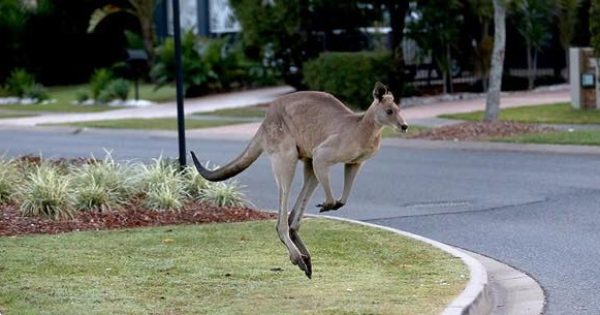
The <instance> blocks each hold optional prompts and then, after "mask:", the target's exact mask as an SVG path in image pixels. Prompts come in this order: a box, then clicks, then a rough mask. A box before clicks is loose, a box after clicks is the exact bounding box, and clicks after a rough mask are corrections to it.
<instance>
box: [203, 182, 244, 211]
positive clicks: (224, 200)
mask: <svg viewBox="0 0 600 315" xmlns="http://www.w3.org/2000/svg"><path fill="white" fill-rule="evenodd" d="M242 188H243V186H241V185H239V184H238V183H237V182H235V181H228V182H217V183H210V184H209V186H208V188H207V189H205V190H204V193H203V195H202V197H201V198H200V200H202V201H206V202H209V203H211V204H213V205H215V206H218V207H243V206H245V205H246V204H247V203H248V201H247V199H246V195H245V194H244V193H243V192H242Z"/></svg>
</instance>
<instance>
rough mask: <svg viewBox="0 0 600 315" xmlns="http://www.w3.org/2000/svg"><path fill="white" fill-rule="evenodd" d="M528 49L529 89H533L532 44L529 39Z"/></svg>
mask: <svg viewBox="0 0 600 315" xmlns="http://www.w3.org/2000/svg"><path fill="white" fill-rule="evenodd" d="M526 46H527V47H526V50H527V89H528V90H531V89H533V73H532V70H531V68H532V66H531V64H532V61H531V44H530V43H529V41H527V44H526Z"/></svg>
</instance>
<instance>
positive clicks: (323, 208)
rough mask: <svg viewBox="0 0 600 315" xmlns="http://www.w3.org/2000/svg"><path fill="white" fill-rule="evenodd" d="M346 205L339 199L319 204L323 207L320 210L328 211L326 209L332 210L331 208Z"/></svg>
mask: <svg viewBox="0 0 600 315" xmlns="http://www.w3.org/2000/svg"><path fill="white" fill-rule="evenodd" d="M343 206H344V203H343V202H340V201H339V200H338V201H336V202H335V203H325V202H324V203H322V204H318V205H317V207H319V208H321V210H320V211H319V212H326V211H330V210H337V209H339V208H341V207H343Z"/></svg>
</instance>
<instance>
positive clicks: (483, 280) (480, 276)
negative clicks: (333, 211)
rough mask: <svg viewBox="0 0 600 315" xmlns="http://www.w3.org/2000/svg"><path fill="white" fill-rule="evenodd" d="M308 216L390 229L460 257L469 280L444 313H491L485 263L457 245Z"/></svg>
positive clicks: (321, 216) (351, 221)
mask: <svg viewBox="0 0 600 315" xmlns="http://www.w3.org/2000/svg"><path fill="white" fill-rule="evenodd" d="M306 216H307V217H313V218H326V219H331V220H337V221H344V222H349V223H354V224H360V225H363V226H368V227H372V228H377V229H382V230H386V231H390V232H393V233H396V234H399V235H402V236H406V237H409V238H412V239H414V240H417V241H420V242H424V243H427V244H429V245H431V246H433V247H436V248H439V249H441V250H443V251H445V252H447V253H449V254H450V255H452V256H455V257H458V258H460V259H461V260H462V261H463V262H464V263H465V265H467V267H468V268H469V282H468V283H467V286H466V287H465V289H464V290H463V291H462V292H461V293H460V294H459V295H458V297H456V298H455V299H454V300H453V301H452V302H451V303H450V305H448V306H447V307H446V309H445V310H444V311H443V312H442V314H443V315H455V314H461V315H462V314H469V315H476V314H490V313H491V311H492V307H493V299H492V295H491V293H490V290H489V285H488V274H487V271H486V270H485V268H484V267H483V265H482V264H481V263H480V262H479V261H478V260H477V259H475V258H473V257H471V256H469V255H468V254H465V253H464V252H462V251H460V250H458V249H457V248H455V247H452V246H449V245H446V244H443V243H440V242H437V241H434V240H431V239H428V238H425V237H423V236H420V235H416V234H412V233H409V232H405V231H401V230H397V229H394V228H390V227H386V226H381V225H376V224H372V223H367V222H362V221H357V220H352V219H345V218H338V217H332V216H327V215H311V214H307V215H306Z"/></svg>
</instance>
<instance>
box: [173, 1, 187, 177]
mask: <svg viewBox="0 0 600 315" xmlns="http://www.w3.org/2000/svg"><path fill="white" fill-rule="evenodd" d="M173 37H174V39H175V85H176V88H177V134H178V139H179V166H180V167H181V168H182V169H183V168H184V167H185V165H186V164H187V163H186V149H185V119H184V114H185V112H184V110H183V69H182V68H181V26H180V21H179V0H173Z"/></svg>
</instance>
